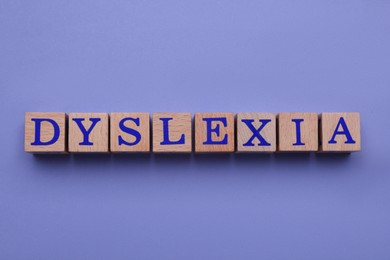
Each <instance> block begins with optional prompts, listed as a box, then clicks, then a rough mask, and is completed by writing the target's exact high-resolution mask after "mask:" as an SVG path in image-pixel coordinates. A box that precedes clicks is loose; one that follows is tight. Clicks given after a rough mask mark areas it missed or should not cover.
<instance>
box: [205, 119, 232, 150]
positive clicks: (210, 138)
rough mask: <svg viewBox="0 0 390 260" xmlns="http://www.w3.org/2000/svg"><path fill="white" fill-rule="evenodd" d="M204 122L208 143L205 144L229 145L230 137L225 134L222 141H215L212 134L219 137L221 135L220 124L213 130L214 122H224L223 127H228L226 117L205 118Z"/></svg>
mask: <svg viewBox="0 0 390 260" xmlns="http://www.w3.org/2000/svg"><path fill="white" fill-rule="evenodd" d="M203 121H206V131H207V138H206V142H203V144H227V143H228V135H227V134H225V136H224V137H223V139H222V141H213V140H212V137H211V134H212V133H215V134H216V135H217V136H219V135H220V132H219V124H217V125H216V126H215V128H211V123H212V122H214V121H219V122H222V124H223V126H224V127H226V126H227V122H226V117H215V118H203Z"/></svg>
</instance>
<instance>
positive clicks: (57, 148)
mask: <svg viewBox="0 0 390 260" xmlns="http://www.w3.org/2000/svg"><path fill="white" fill-rule="evenodd" d="M34 118H41V119H42V118H46V119H52V120H54V121H55V122H56V123H57V124H58V126H59V130H60V134H59V138H58V140H57V141H56V142H55V143H53V144H51V145H32V143H33V142H34V140H35V122H33V121H32V119H34ZM24 120H25V121H24V151H25V152H29V153H65V152H66V146H67V145H66V138H67V135H66V113H61V112H52V113H50V112H43V113H40V112H26V113H25V119H24ZM53 136H54V127H53V125H52V124H51V123H49V122H42V123H41V134H40V138H41V139H40V140H41V141H42V142H48V141H50V140H52V138H53Z"/></svg>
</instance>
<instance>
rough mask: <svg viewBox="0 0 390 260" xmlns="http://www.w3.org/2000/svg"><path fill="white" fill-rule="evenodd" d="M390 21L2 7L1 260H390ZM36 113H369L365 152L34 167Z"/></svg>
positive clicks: (172, 4) (147, 7) (110, 158)
mask: <svg viewBox="0 0 390 260" xmlns="http://www.w3.org/2000/svg"><path fill="white" fill-rule="evenodd" d="M389 14H390V2H389V1H381V0H374V1H363V0H356V1H352V0H349V1H348V0H347V1H325V0H323V1H304V0H298V1H203V0H200V1H119V0H112V1H101V0H94V1H92V0H80V1H57V0H50V1H49V0H37V1H19V0H2V1H1V2H0V108H1V109H0V116H1V122H2V127H1V128H0V136H1V141H2V143H1V145H0V151H1V157H0V259H310V260H312V259H316V260H319V259H343V260H345V259H354V260H356V259H376V260H379V259H384V260H385V259H386V260H387V259H390V207H389V202H390V170H389V169H390V159H389V152H390V149H389V147H390V141H389V136H390V132H389V129H390V124H389V120H388V113H389V111H390V105H389V96H390V92H389V88H390V73H389V68H390V15H389ZM26 111H64V112H115V111H121V112H127V111H132V112H134V111H147V112H164V111H173V112H175V111H176V112H192V113H194V112H201V111H227V112H249V111H261V112H268V111H270V112H282V111H314V112H321V111H358V112H360V113H361V120H362V151H361V152H360V153H354V154H352V155H350V156H345V155H322V156H318V155H315V154H309V155H307V154H306V155H305V154H291V155H283V154H272V155H213V156H210V155H189V156H186V155H183V156H176V155H159V156H158V155H152V154H150V155H77V156H76V155H73V156H33V155H31V154H26V153H24V152H23V131H24V130H23V126H24V122H23V119H24V112H26Z"/></svg>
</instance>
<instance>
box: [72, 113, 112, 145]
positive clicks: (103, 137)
mask: <svg viewBox="0 0 390 260" xmlns="http://www.w3.org/2000/svg"><path fill="white" fill-rule="evenodd" d="M75 118H83V119H84V121H83V122H82V123H83V125H84V127H85V129H89V128H90V126H91V125H92V122H91V121H90V119H91V118H100V121H99V122H97V123H96V125H95V127H94V128H93V129H92V131H91V133H90V134H89V141H90V142H92V143H93V144H92V145H80V143H81V142H83V140H84V135H83V133H82V131H81V130H80V128H79V126H78V125H77V124H76V122H75V121H74V120H73V119H75ZM68 124H69V139H68V146H69V152H72V153H83V152H90V153H94V152H109V145H108V129H109V122H108V114H107V113H69V122H68Z"/></svg>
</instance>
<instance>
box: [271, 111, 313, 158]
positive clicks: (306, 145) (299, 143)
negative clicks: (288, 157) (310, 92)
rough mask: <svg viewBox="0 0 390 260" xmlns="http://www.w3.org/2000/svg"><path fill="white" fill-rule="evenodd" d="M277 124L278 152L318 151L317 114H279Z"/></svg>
mask: <svg viewBox="0 0 390 260" xmlns="http://www.w3.org/2000/svg"><path fill="white" fill-rule="evenodd" d="M278 123H279V126H278V130H279V134H278V139H279V149H278V150H279V151H281V152H299V151H301V152H311V151H318V114H317V113H280V114H279V115H278Z"/></svg>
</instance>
